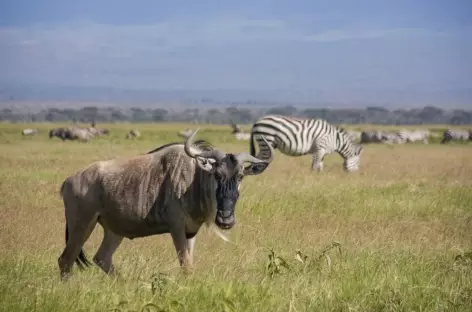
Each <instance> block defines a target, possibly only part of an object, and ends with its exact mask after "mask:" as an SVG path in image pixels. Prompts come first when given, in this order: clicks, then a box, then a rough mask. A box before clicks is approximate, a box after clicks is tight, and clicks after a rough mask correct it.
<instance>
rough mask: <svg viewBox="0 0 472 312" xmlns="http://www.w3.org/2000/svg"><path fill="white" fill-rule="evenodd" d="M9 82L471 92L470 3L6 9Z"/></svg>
mask: <svg viewBox="0 0 472 312" xmlns="http://www.w3.org/2000/svg"><path fill="white" fill-rule="evenodd" d="M7 83H13V84H15V83H21V84H48V85H67V86H112V87H117V88H134V89H139V88H146V89H163V90H164V89H173V90H175V89H191V90H209V89H236V90H237V89H251V90H265V91H267V92H268V93H270V92H272V91H273V90H290V91H291V92H292V93H293V94H295V96H296V95H297V94H298V95H300V96H301V95H303V94H304V93H306V94H312V95H313V96H314V97H315V98H316V96H319V97H320V98H324V99H333V100H336V99H340V100H349V99H358V100H362V99H367V98H369V99H375V98H382V96H388V97H390V98H392V97H393V98H395V94H396V93H401V92H407V94H423V95H426V96H429V97H434V96H438V95H441V94H454V93H457V92H459V93H460V92H463V93H464V92H465V93H467V92H468V93H467V94H472V93H471V92H470V90H471V88H472V1H470V0H443V1H439V0H408V1H407V0H375V1H374V0H372V1H366V0H329V1H328V0H326V1H325V0H323V1H317V0H311V1H308V0H307V1H301V0H289V1H280V0H272V1H268V0H260V1H257V0H252V1H248V0H239V1H227V0H219V1H209V0H199V1H195V0H194V1H177V0H176V1H158V0H154V1H152V0H134V1H129V0H128V1H123V0H100V1H99V0H93V1H92V0H81V1H64V0H42V1H33V0H30V1H26V0H0V84H7ZM408 92H409V93H408ZM470 100H471V103H472V99H470Z"/></svg>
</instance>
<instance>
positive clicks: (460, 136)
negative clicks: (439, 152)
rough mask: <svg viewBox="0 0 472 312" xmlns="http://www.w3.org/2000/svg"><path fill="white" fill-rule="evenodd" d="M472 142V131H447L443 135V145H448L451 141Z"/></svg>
mask: <svg viewBox="0 0 472 312" xmlns="http://www.w3.org/2000/svg"><path fill="white" fill-rule="evenodd" d="M469 140H472V130H469V131H467V130H453V129H447V130H446V131H444V133H443V139H442V141H441V144H444V143H448V142H450V141H469Z"/></svg>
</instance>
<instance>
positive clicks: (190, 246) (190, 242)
mask: <svg viewBox="0 0 472 312" xmlns="http://www.w3.org/2000/svg"><path fill="white" fill-rule="evenodd" d="M195 240H196V236H194V237H192V238H189V239H187V250H188V255H189V258H190V259H192V265H193V252H194V250H195Z"/></svg>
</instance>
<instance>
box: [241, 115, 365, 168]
mask: <svg viewBox="0 0 472 312" xmlns="http://www.w3.org/2000/svg"><path fill="white" fill-rule="evenodd" d="M262 136H264V137H265V138H266V139H267V141H268V142H269V145H272V147H273V148H278V149H279V150H280V151H281V152H282V153H284V154H285V155H288V156H303V155H307V154H313V162H312V166H311V167H312V169H313V170H315V169H317V170H318V171H322V170H323V158H324V157H325V155H328V154H331V153H332V152H334V151H336V152H338V153H339V154H340V155H341V156H342V157H343V158H344V165H343V167H344V170H345V171H347V172H351V171H356V170H358V169H359V161H360V155H361V153H362V151H363V147H362V146H361V145H358V144H357V143H354V142H353V141H352V140H351V139H350V138H349V135H348V134H347V132H346V131H345V130H344V129H342V128H338V127H335V126H333V125H331V124H329V123H328V122H327V121H326V120H323V119H304V118H296V117H288V116H280V115H267V116H265V117H262V118H260V119H259V120H257V121H256V122H255V123H254V125H253V126H252V129H251V139H250V150H251V155H253V156H255V155H256V150H255V141H256V142H257V143H258V145H259V154H258V156H256V157H257V158H259V159H266V157H268V156H267V155H271V153H270V150H269V146H267V144H266V143H265V140H262Z"/></svg>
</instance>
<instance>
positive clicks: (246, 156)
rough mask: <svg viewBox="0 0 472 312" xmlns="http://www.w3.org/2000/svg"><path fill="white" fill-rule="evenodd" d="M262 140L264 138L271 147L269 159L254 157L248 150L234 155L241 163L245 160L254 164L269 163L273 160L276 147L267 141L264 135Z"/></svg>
mask: <svg viewBox="0 0 472 312" xmlns="http://www.w3.org/2000/svg"><path fill="white" fill-rule="evenodd" d="M262 140H264V142H265V144H266V145H267V147H268V148H269V152H270V155H269V157H268V158H267V159H264V160H262V159H259V158H256V157H254V156H252V155H251V154H249V153H246V152H243V153H239V154H237V155H235V156H234V157H235V158H236V159H237V160H238V162H239V163H240V164H242V163H244V162H251V163H254V164H258V163H268V164H270V163H271V162H272V160H273V159H274V148H273V147H272V145H271V144H269V142H267V140H266V139H265V137H264V136H262Z"/></svg>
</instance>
